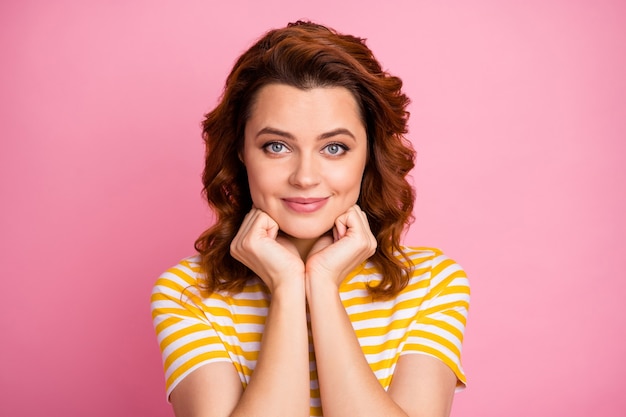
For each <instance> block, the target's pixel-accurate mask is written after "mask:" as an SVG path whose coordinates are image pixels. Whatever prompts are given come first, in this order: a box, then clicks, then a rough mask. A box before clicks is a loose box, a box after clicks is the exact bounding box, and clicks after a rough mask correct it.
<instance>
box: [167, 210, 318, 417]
mask: <svg viewBox="0 0 626 417" xmlns="http://www.w3.org/2000/svg"><path fill="white" fill-rule="evenodd" d="M277 232H278V228H277V225H276V223H275V222H274V221H273V220H272V219H270V218H269V217H268V216H267V215H266V214H265V213H263V212H261V211H260V210H256V209H253V210H252V211H251V212H250V214H248V216H246V218H245V219H244V221H243V223H242V226H241V228H240V230H239V233H238V234H237V236H236V237H235V239H234V240H233V243H232V245H231V253H232V254H233V256H234V257H235V258H236V259H238V260H240V261H241V262H243V263H244V264H246V265H247V266H249V267H250V268H251V269H252V270H254V271H255V272H256V273H257V274H258V275H259V276H260V277H261V279H263V281H264V282H265V283H266V284H267V286H268V288H269V289H270V291H271V293H272V301H271V304H270V307H269V311H268V315H267V318H266V321H265V330H264V333H263V339H262V342H261V348H260V352H259V356H258V360H257V363H256V367H255V369H254V372H253V374H252V376H251V378H250V383H249V384H248V386H247V387H246V389H245V390H243V389H242V387H241V382H240V381H239V377H238V375H237V372H236V371H235V368H234V367H233V366H232V364H230V363H212V364H207V365H204V366H202V367H200V368H199V369H197V370H196V371H194V372H193V373H191V374H190V375H189V376H188V377H187V378H185V380H183V381H182V382H181V383H180V384H179V385H178V386H177V387H176V388H175V389H174V391H173V392H172V395H171V401H172V403H173V405H174V410H175V413H176V416H177V417H213V416H216V417H218V416H220V417H221V416H233V417H234V416H246V417H248V416H268V415H271V416H289V417H292V416H300V415H302V416H308V415H309V353H308V338H307V324H306V307H305V295H304V265H303V263H302V261H301V259H300V258H299V257H298V256H297V255H296V254H295V253H294V252H296V251H295V248H286V247H285V246H284V245H286V242H282V243H283V244H280V243H278V242H277V240H276V237H277Z"/></svg>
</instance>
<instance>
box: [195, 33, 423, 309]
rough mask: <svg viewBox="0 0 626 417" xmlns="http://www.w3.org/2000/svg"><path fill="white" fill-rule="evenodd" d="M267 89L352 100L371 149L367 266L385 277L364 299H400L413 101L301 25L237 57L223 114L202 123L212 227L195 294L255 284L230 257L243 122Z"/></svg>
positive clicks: (240, 185) (374, 65)
mask: <svg viewBox="0 0 626 417" xmlns="http://www.w3.org/2000/svg"><path fill="white" fill-rule="evenodd" d="M272 83H281V84H286V85H289V86H293V87H296V88H299V89H302V90H307V89H311V88H316V87H344V88H346V89H348V90H349V91H350V92H351V93H352V94H353V96H354V97H355V99H356V101H357V103H358V105H359V107H360V110H361V115H362V117H363V120H364V123H365V127H366V132H367V141H368V157H367V158H368V159H367V162H366V166H365V170H364V173H363V178H362V182H361V191H360V196H359V199H358V202H357V204H359V206H360V207H361V209H362V210H363V211H364V212H365V213H366V214H367V216H368V220H369V222H370V227H371V230H372V233H373V235H374V236H375V237H376V240H377V242H378V247H377V249H376V253H375V254H374V255H373V256H372V257H371V258H370V259H369V260H370V261H371V262H373V263H374V264H375V265H376V266H377V267H378V268H379V269H380V271H381V274H382V281H381V282H379V283H378V284H377V285H375V286H370V287H369V291H370V293H371V294H372V295H373V296H376V297H382V298H386V297H391V296H393V295H395V294H397V293H398V291H400V290H401V289H402V288H404V287H405V286H406V285H407V282H408V277H409V274H408V272H409V268H410V266H411V262H410V261H409V260H408V259H407V257H406V256H405V255H404V253H403V252H402V250H401V246H400V238H401V236H402V233H403V231H404V229H405V227H406V226H408V224H409V223H410V222H411V221H412V220H413V216H412V210H413V201H414V191H413V188H412V187H411V186H410V184H409V183H408V181H407V180H406V176H407V174H408V173H409V171H410V170H411V169H412V168H413V166H414V159H415V152H414V150H413V148H412V147H411V145H410V143H409V142H408V141H407V140H406V139H405V137H404V135H405V134H406V132H407V120H408V117H409V113H408V111H407V109H406V107H407V105H408V103H409V99H408V97H407V96H406V95H405V94H404V93H403V92H402V91H401V89H402V80H400V78H398V77H395V76H392V75H390V74H388V73H387V72H385V71H383V70H382V68H381V66H380V64H379V62H378V61H377V60H376V58H375V57H374V55H373V54H372V52H371V51H370V49H369V48H368V47H367V46H366V44H365V40H364V39H361V38H357V37H354V36H351V35H345V34H340V33H338V32H336V31H335V30H332V29H329V28H326V27H324V26H321V25H318V24H314V23H311V22H302V21H298V22H296V23H290V24H288V25H287V27H285V28H282V29H275V30H271V31H269V32H267V33H266V34H265V35H264V36H263V37H262V38H260V39H259V40H258V41H257V42H256V43H255V44H254V45H253V46H252V47H251V48H250V49H248V50H247V51H246V52H244V53H243V55H241V56H240V57H239V59H238V60H237V62H236V63H235V65H234V67H233V69H232V71H231V73H230V75H229V76H228V78H227V79H226V85H225V87H224V92H223V94H222V96H221V99H220V102H219V104H218V105H217V107H216V108H215V109H214V110H212V111H211V112H210V113H208V114H206V116H205V119H204V121H203V123H202V127H203V139H204V141H205V145H206V154H205V166H204V172H203V175H202V182H203V185H204V188H203V194H204V196H205V197H206V200H207V202H208V203H209V206H210V207H211V208H212V210H213V211H214V213H215V215H216V219H215V223H214V225H213V226H212V227H211V228H209V229H208V230H206V231H205V232H204V233H202V234H201V235H200V237H198V239H197V240H196V242H195V248H196V250H197V251H198V252H199V254H200V256H201V265H202V269H203V273H204V274H203V279H202V282H200V287H201V288H202V289H203V290H205V291H207V292H209V293H211V292H213V291H229V292H239V291H241V290H242V289H243V287H244V285H245V283H246V281H247V280H248V279H249V278H251V277H254V276H255V275H254V273H253V272H252V271H251V270H250V269H249V268H248V267H246V266H245V265H243V264H242V263H240V262H239V261H237V260H236V259H234V258H233V257H232V256H231V255H230V243H231V241H232V240H233V238H234V237H235V235H236V234H237V231H238V230H239V227H240V225H241V223H242V222H243V218H244V216H245V215H246V213H247V212H248V211H250V209H251V208H252V199H251V197H250V190H249V188H248V180H247V176H246V169H245V167H244V165H243V163H242V162H241V161H240V159H239V154H240V151H241V150H242V148H243V142H244V129H245V125H246V121H247V120H248V118H249V117H250V112H251V107H252V105H253V104H254V100H255V98H256V95H257V93H258V92H259V90H260V89H261V88H262V87H263V86H265V85H268V84H272ZM394 252H400V253H401V254H402V255H403V257H404V260H405V261H406V262H402V261H401V260H400V259H398V257H397V256H396V255H395V254H394ZM407 265H408V266H407Z"/></svg>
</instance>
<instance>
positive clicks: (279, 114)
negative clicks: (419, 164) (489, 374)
mask: <svg viewBox="0 0 626 417" xmlns="http://www.w3.org/2000/svg"><path fill="white" fill-rule="evenodd" d="M401 85H402V82H401V80H400V79H399V78H397V77H393V76H391V75H389V74H387V73H385V72H383V71H382V70H381V67H380V65H379V63H378V62H377V61H376V59H375V58H374V56H373V55H372V53H371V51H370V50H369V49H368V48H367V47H366V45H365V42H364V41H363V40H361V39H359V38H355V37H352V36H348V35H341V34H338V33H337V32H335V31H333V30H330V29H327V28H325V27H323V26H320V25H315V24H312V23H307V22H297V23H295V24H290V25H288V26H287V27H286V28H282V29H278V30H272V31H270V32H268V33H267V34H266V35H265V36H264V37H263V38H261V39H260V40H259V41H258V42H257V43H256V44H255V45H253V46H252V47H251V48H250V49H249V50H248V51H246V52H245V53H244V54H243V55H242V56H241V57H240V58H239V60H238V61H237V63H236V64H235V66H234V68H233V70H232V72H231V73H230V75H229V77H228V79H227V81H226V86H225V90H224V94H223V96H222V98H221V101H220V103H219V105H218V106H217V107H216V108H215V109H214V110H213V111H212V112H210V113H209V114H208V115H207V116H206V119H205V121H204V123H203V135H204V139H205V142H206V149H207V152H206V161H205V170H204V175H203V183H204V192H205V195H206V197H207V200H208V203H209V204H210V206H211V207H212V208H213V210H214V212H215V213H216V222H215V225H214V226H213V227H211V228H210V229H209V230H207V231H206V232H205V233H203V234H202V235H201V236H200V237H199V238H198V240H197V241H196V249H197V251H198V252H199V255H198V256H195V257H192V258H188V259H185V260H183V261H181V262H180V263H179V264H178V265H177V266H175V267H173V268H171V269H170V270H169V271H167V272H166V273H164V274H163V275H162V276H161V278H160V279H159V280H158V282H157V284H156V286H155V289H154V292H153V296H152V310H153V318H154V325H155V328H156V331H157V335H158V340H159V344H160V347H161V349H162V352H163V360H164V368H165V374H166V385H167V394H168V398H169V400H170V401H171V403H172V404H173V407H174V411H175V413H176V415H177V416H178V417H182V416H185V417H187V416H256V415H258V416H289V417H293V416H309V415H311V416H319V415H322V414H323V415H324V416H327V417H328V416H360V417H363V416H376V417H380V416H418V415H419V416H447V415H449V413H450V407H451V404H452V397H453V394H454V391H455V388H462V387H464V385H465V376H464V374H463V370H462V368H461V364H460V350H461V343H462V338H463V331H464V328H465V320H466V316H467V309H468V306H469V304H468V303H469V289H468V284H467V279H466V278H465V274H464V272H463V271H462V269H461V268H460V267H459V266H458V265H457V264H455V263H454V262H453V261H451V260H450V259H448V258H446V257H445V256H444V255H443V254H442V253H441V252H440V251H438V250H435V249H426V248H410V247H404V246H401V245H400V243H399V241H400V237H401V234H402V232H403V230H404V228H405V227H406V226H407V224H408V223H409V222H410V220H411V212H412V209H413V190H412V188H411V187H410V185H409V184H408V182H407V181H406V178H405V177H406V175H407V173H408V172H409V171H410V170H411V168H413V160H414V152H413V150H412V149H411V147H410V146H409V144H408V142H407V141H406V140H405V139H404V137H403V135H404V134H405V133H406V123H407V119H408V113H407V112H406V106H407V104H408V98H407V97H406V96H405V95H404V94H403V93H402V91H401Z"/></svg>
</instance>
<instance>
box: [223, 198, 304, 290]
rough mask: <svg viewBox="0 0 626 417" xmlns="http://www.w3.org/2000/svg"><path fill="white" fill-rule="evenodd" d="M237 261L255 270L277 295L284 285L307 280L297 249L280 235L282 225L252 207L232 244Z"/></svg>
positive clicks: (233, 254) (231, 248)
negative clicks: (279, 288) (279, 287)
mask: <svg viewBox="0 0 626 417" xmlns="http://www.w3.org/2000/svg"><path fill="white" fill-rule="evenodd" d="M230 253H231V255H232V256H233V258H235V259H237V260H238V261H239V262H241V263H243V264H244V265H246V266H247V267H248V268H250V269H251V270H252V271H254V272H255V273H256V274H257V275H258V276H259V277H260V278H261V279H262V280H263V282H265V284H266V285H267V287H268V288H269V289H270V291H271V292H272V293H273V292H274V290H275V289H276V288H277V287H278V286H279V285H281V284H282V283H283V282H289V281H293V280H297V279H300V280H301V281H302V280H303V277H304V263H303V262H302V259H300V256H299V255H298V251H297V249H296V247H295V246H294V245H293V244H292V243H291V242H290V241H289V240H287V239H285V238H284V237H282V236H279V229H278V224H277V223H276V222H275V221H274V219H272V218H271V217H270V216H268V215H267V213H265V212H263V211H262V210H259V209H257V208H252V210H250V212H249V213H248V214H246V217H244V219H243V222H242V223H241V226H240V227H239V231H238V232H237V234H236V235H235V238H234V239H233V241H232V242H231V244H230Z"/></svg>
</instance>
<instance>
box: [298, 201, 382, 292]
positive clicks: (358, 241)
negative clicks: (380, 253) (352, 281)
mask: <svg viewBox="0 0 626 417" xmlns="http://www.w3.org/2000/svg"><path fill="white" fill-rule="evenodd" d="M376 246H377V243H376V238H375V237H374V235H373V234H372V231H371V230H370V226H369V222H368V221H367V215H366V214H365V212H363V210H361V208H360V207H359V206H357V205H354V206H352V207H350V209H348V211H346V212H345V213H344V214H342V215H341V216H339V217H338V218H337V220H335V227H333V230H332V236H331V233H330V232H329V233H327V234H326V235H324V236H322V237H320V238H319V239H318V240H317V242H315V244H314V245H313V248H311V251H310V252H309V256H308V258H307V261H306V278H307V279H311V280H319V279H331V280H332V281H333V282H334V283H335V284H336V285H337V287H339V285H340V284H341V282H342V281H343V280H344V278H345V277H346V276H347V275H348V274H349V273H350V272H352V270H353V269H354V268H356V267H357V266H358V265H359V264H361V263H362V262H363V261H365V260H366V259H368V258H369V257H370V256H372V255H373V254H374V253H375V252H376Z"/></svg>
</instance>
